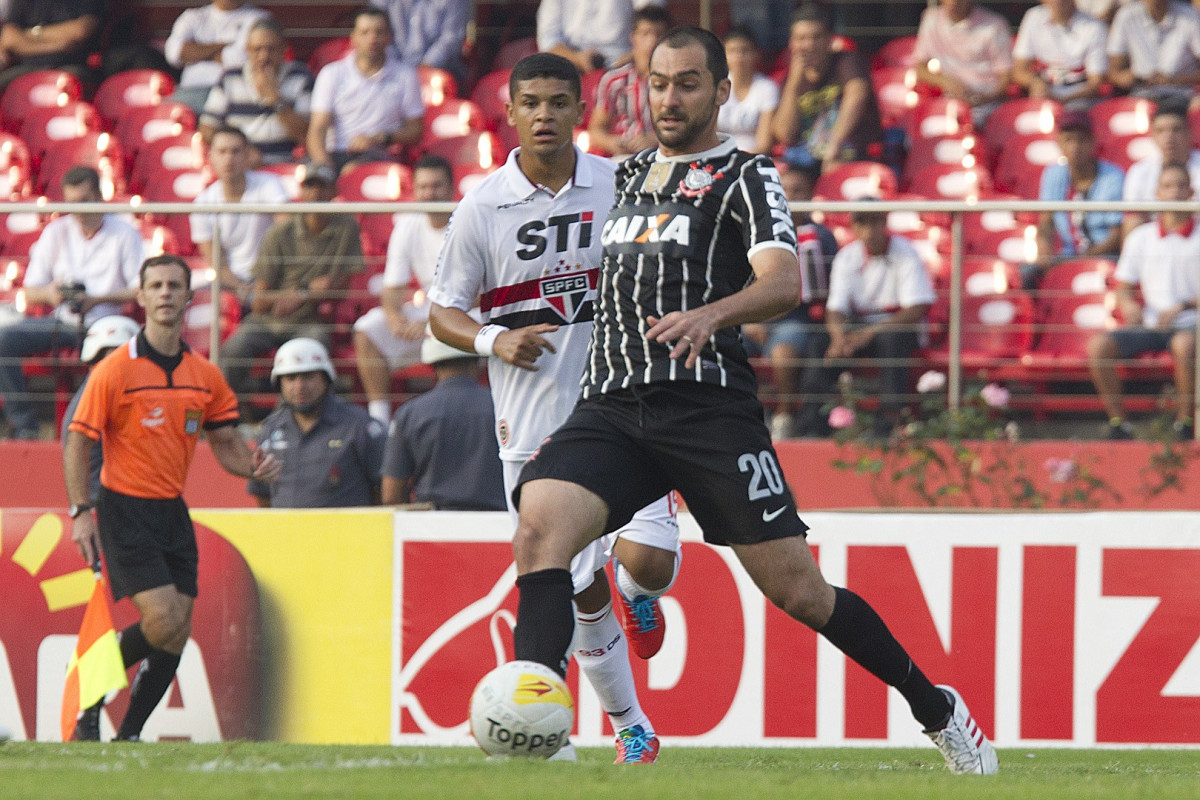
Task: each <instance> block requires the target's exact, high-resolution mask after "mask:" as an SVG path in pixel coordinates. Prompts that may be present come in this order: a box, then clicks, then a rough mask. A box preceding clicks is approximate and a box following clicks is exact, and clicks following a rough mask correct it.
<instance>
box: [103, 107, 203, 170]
mask: <svg viewBox="0 0 1200 800" xmlns="http://www.w3.org/2000/svg"><path fill="white" fill-rule="evenodd" d="M195 130H196V112H194V111H192V109H190V108H188V107H187V106H185V105H184V104H182V103H175V102H171V101H163V102H161V103H159V104H158V105H156V106H143V107H142V108H131V109H129V110H128V111H126V112H125V113H124V114H122V115H121V118H120V119H119V120H117V124H116V126H115V127H114V129H113V132H114V133H116V134H117V138H118V139H120V140H121V143H122V144H124V145H125V147H126V148H127V149H128V150H129V151H130V152H132V153H133V154H134V155H135V156H136V154H137V152H138V151H139V150H141V149H142V147H144V146H145V145H147V144H150V143H151V142H154V141H157V140H159V139H162V138H164V137H167V136H177V135H179V134H181V133H191V132H193V131H195Z"/></svg>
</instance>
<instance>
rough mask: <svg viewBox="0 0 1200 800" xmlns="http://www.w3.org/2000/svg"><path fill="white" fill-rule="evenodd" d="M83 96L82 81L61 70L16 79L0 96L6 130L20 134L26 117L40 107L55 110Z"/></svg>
mask: <svg viewBox="0 0 1200 800" xmlns="http://www.w3.org/2000/svg"><path fill="white" fill-rule="evenodd" d="M82 97H83V86H82V84H80V82H79V78H77V77H75V76H74V75H72V74H71V73H69V72H63V71H62V70H58V69H45V70H38V71H37V72H29V73H26V74H24V75H21V76H19V77H17V78H14V79H13V81H12V83H10V84H8V86H7V87H5V89H4V94H3V95H2V96H0V120H3V127H4V130H6V131H8V132H9V133H20V131H21V124H22V123H23V122H24V121H25V117H27V116H28V115H29V113H30V112H31V111H33V110H34V109H36V108H53V107H55V106H64V105H66V104H67V103H70V102H73V101H76V100H79V99H81V98H82Z"/></svg>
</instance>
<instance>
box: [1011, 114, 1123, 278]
mask: <svg viewBox="0 0 1200 800" xmlns="http://www.w3.org/2000/svg"><path fill="white" fill-rule="evenodd" d="M1057 138H1058V149H1059V150H1061V151H1062V154H1063V159H1064V162H1065V163H1056V164H1051V165H1049V166H1048V167H1046V169H1045V170H1044V171H1043V172H1042V184H1041V189H1040V190H1039V191H1038V199H1039V200H1060V201H1061V200H1071V201H1075V200H1094V201H1101V200H1120V199H1121V191H1122V187H1123V186H1124V184H1125V173H1124V171H1123V170H1122V169H1121V168H1120V167H1118V166H1117V165H1116V164H1113V163H1111V162H1109V161H1104V160H1102V159H1100V158H1098V157H1097V156H1096V137H1095V136H1094V135H1093V134H1092V124H1091V121H1090V120H1089V119H1088V115H1087V114H1086V113H1085V112H1083V111H1067V112H1064V113H1063V114H1060V115H1059V118H1058V137H1057ZM1120 249H1121V212H1120V211H1090V212H1087V213H1084V212H1081V211H1054V212H1050V211H1044V212H1042V214H1041V215H1040V216H1039V218H1038V260H1037V263H1036V264H1023V265H1022V266H1021V277H1022V282H1023V283H1024V284H1025V288H1027V289H1032V288H1034V287H1035V286H1036V284H1037V283H1038V282H1039V281H1040V280H1041V276H1042V274H1043V273H1044V272H1045V270H1047V269H1049V268H1050V267H1051V266H1052V265H1053V264H1054V262H1055V261H1056V260H1058V259H1061V258H1073V257H1076V256H1113V255H1116V254H1117V253H1118V252H1119V251H1120Z"/></svg>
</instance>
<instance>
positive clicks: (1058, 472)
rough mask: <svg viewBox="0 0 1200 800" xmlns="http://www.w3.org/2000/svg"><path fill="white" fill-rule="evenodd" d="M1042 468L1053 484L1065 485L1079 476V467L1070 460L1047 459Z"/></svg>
mask: <svg viewBox="0 0 1200 800" xmlns="http://www.w3.org/2000/svg"><path fill="white" fill-rule="evenodd" d="M1043 466H1045V468H1046V472H1049V473H1050V480H1052V481H1054V482H1055V483H1066V482H1067V481H1070V480H1073V479H1074V478H1075V477H1076V476H1077V475H1078V474H1079V465H1078V464H1076V463H1075V461H1074V460H1073V459H1070V458H1047V459H1046V463H1045V464H1044V465H1043Z"/></svg>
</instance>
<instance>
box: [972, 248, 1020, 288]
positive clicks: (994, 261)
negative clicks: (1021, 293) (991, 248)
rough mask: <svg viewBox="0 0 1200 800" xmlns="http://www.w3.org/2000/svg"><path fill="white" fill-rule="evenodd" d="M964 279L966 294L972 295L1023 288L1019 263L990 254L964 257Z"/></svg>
mask: <svg viewBox="0 0 1200 800" xmlns="http://www.w3.org/2000/svg"><path fill="white" fill-rule="evenodd" d="M962 280H963V291H964V293H965V295H969V296H971V297H980V296H983V295H995V294H1007V293H1008V292H1009V291H1012V290H1014V289H1020V288H1021V275H1020V272H1019V271H1018V270H1017V265H1016V264H1014V263H1013V262H1011V261H1005V260H1004V259H1002V258H992V257H990V256H968V257H966V258H964V259H963V269H962Z"/></svg>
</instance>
